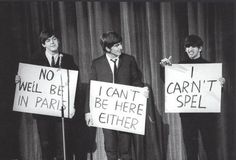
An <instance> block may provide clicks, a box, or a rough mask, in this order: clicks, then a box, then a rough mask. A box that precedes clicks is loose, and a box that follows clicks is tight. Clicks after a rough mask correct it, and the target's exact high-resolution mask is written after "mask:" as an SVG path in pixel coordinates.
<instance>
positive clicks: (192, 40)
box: [184, 34, 203, 47]
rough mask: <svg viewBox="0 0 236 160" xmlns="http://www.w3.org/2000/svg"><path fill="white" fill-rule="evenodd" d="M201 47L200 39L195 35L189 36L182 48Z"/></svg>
mask: <svg viewBox="0 0 236 160" xmlns="http://www.w3.org/2000/svg"><path fill="white" fill-rule="evenodd" d="M190 46H192V47H201V46H203V41H202V39H201V38H200V37H199V36H197V35H193V34H192V35H189V36H187V37H186V38H185V40H184V47H190Z"/></svg>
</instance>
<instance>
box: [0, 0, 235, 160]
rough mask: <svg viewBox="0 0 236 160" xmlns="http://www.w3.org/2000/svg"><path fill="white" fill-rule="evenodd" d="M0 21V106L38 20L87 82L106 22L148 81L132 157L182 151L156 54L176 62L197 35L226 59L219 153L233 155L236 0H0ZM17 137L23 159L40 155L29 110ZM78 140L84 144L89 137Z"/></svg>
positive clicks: (145, 159)
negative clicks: (144, 120) (55, 33)
mask: <svg viewBox="0 0 236 160" xmlns="http://www.w3.org/2000/svg"><path fill="white" fill-rule="evenodd" d="M0 21H1V24H0V46H1V47H0V49H1V54H0V55H1V81H0V82H1V83H0V84H1V89H0V90H1V91H0V92H1V106H0V107H1V108H11V107H12V103H13V97H14V77H15V74H16V73H17V66H18V63H19V62H20V61H27V60H29V59H30V57H31V56H33V55H35V54H38V53H39V52H40V49H41V47H40V43H39V39H38V36H39V33H40V31H41V29H42V28H43V27H46V26H50V27H53V28H54V29H55V30H56V31H58V32H59V33H60V36H61V46H62V47H61V50H62V51H63V52H65V53H68V54H71V55H73V56H74V59H75V62H76V64H77V65H78V66H79V71H80V80H81V84H85V85H86V84H88V79H89V74H88V73H89V70H90V64H91V61H92V59H94V58H96V57H98V56H100V55H102V54H103V53H102V50H101V48H100V44H99V36H100V35H101V34H102V33H103V32H105V31H108V30H114V31H116V32H118V33H120V34H121V35H122V37H123V46H124V50H125V52H126V53H128V54H131V55H133V56H135V58H136V60H137V62H138V65H139V67H140V70H141V71H142V73H143V79H144V82H145V83H146V84H147V85H148V86H150V89H151V96H150V99H149V101H148V111H147V123H146V135H145V136H135V137H134V145H133V151H136V152H133V153H137V154H136V155H134V156H135V157H136V160H184V159H185V148H184V144H183V140H182V130H181V123H180V119H179V114H166V113H164V82H163V81H162V80H161V79H160V66H159V62H160V60H161V59H162V58H164V57H169V56H172V57H173V63H177V62H178V61H179V60H180V57H182V56H184V48H183V39H184V37H185V36H187V35H188V34H198V35H200V36H201V37H202V38H203V40H204V42H205V44H204V52H203V57H204V58H206V59H208V60H211V61H214V62H221V63H223V76H224V77H225V79H226V84H225V86H224V89H223V92H222V105H221V106H222V113H221V119H220V124H219V128H220V131H219V132H220V137H218V139H217V141H218V143H220V148H219V152H218V153H216V154H217V155H218V156H219V157H220V159H221V160H235V159H236V145H235V142H236V133H235V131H236V118H235V117H236V116H235V114H236V104H235V95H236V94H235V90H236V85H235V79H236V69H235V67H236V66H235V62H236V56H235V53H236V52H235V49H236V47H235V46H236V41H235V39H236V33H235V31H236V24H235V23H236V4H235V3H233V2H228V3H223V2H221V3H220V2H218V3H200V2H199V3H194V2H176V3H174V2H79V1H76V2H74V1H68V2H63V1H54V2H53V1H51V2H46V1H35V2H29V1H25V2H0ZM80 91H81V92H83V91H84V90H83V89H81V90H80ZM82 95H83V93H82ZM81 97H82V98H83V96H81ZM82 98H81V99H80V100H81V101H83V99H82ZM83 107H84V105H83V104H81V105H80V106H79V108H80V109H81V108H83ZM81 110H83V109H81ZM81 112H82V111H81ZM81 114H83V113H81ZM78 128H80V125H79V124H78ZM88 131H89V130H88V129H83V128H82V129H80V130H79V132H80V134H78V136H82V137H83V138H85V139H86V135H87V132H88ZM1 132H4V131H1ZM83 138H82V139H83ZM19 140H20V151H21V155H22V157H23V160H41V151H40V144H39V139H38V134H37V124H36V122H35V121H34V120H33V119H32V116H31V115H30V114H21V118H20V130H19ZM83 142H84V144H82V145H84V146H86V145H87V144H88V142H87V141H83ZM96 142H97V148H96V150H95V151H94V152H93V154H92V157H93V159H94V160H106V157H105V152H104V149H103V147H104V145H103V135H102V131H101V130H100V129H98V131H97V135H96ZM199 143H200V144H201V139H199ZM0 145H1V144H0ZM200 151H201V153H200V159H201V160H206V156H205V150H204V148H203V147H200ZM88 155H89V156H88V159H91V155H90V154H88Z"/></svg>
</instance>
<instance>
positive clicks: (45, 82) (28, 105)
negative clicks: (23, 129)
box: [13, 63, 78, 118]
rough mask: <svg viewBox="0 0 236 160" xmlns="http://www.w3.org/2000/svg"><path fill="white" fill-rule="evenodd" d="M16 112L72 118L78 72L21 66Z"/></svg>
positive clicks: (16, 95) (17, 85)
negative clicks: (62, 110)
mask: <svg viewBox="0 0 236 160" xmlns="http://www.w3.org/2000/svg"><path fill="white" fill-rule="evenodd" d="M18 75H19V76H20V82H19V83H17V84H16V89H15V99H14V106H13V110H14V111H19V112H25V113H34V114H41V115H49V116H56V117H61V108H62V107H63V108H64V117H65V118H71V117H70V115H71V111H72V109H73V107H74V100H75V92H76V85H77V78H78V71H74V70H67V69H59V68H52V67H45V66H39V65H31V64H25V63H19V69H18Z"/></svg>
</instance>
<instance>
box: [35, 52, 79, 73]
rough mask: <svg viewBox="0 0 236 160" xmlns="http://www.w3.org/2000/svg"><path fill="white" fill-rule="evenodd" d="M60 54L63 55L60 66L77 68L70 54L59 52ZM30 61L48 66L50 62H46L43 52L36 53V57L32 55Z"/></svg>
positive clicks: (57, 63) (57, 65)
mask: <svg viewBox="0 0 236 160" xmlns="http://www.w3.org/2000/svg"><path fill="white" fill-rule="evenodd" d="M60 54H62V55H63V57H62V59H61V68H64V69H72V70H78V67H77V66H76V64H75V63H74V60H73V57H72V56H71V55H68V54H64V53H60ZM30 63H31V64H35V65H41V66H48V67H50V63H49V62H48V60H47V57H46V55H45V54H44V53H41V55H37V56H36V57H33V58H32V59H31V61H30ZM56 67H59V58H58V60H57V62H56Z"/></svg>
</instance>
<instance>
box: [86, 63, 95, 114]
mask: <svg viewBox="0 0 236 160" xmlns="http://www.w3.org/2000/svg"><path fill="white" fill-rule="evenodd" d="M96 75H97V74H96V69H95V63H94V61H93V62H92V65H91V69H90V74H89V79H90V80H89V85H88V87H87V91H86V101H85V113H89V112H90V107H89V97H90V81H91V80H96V79H97V76H96Z"/></svg>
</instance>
